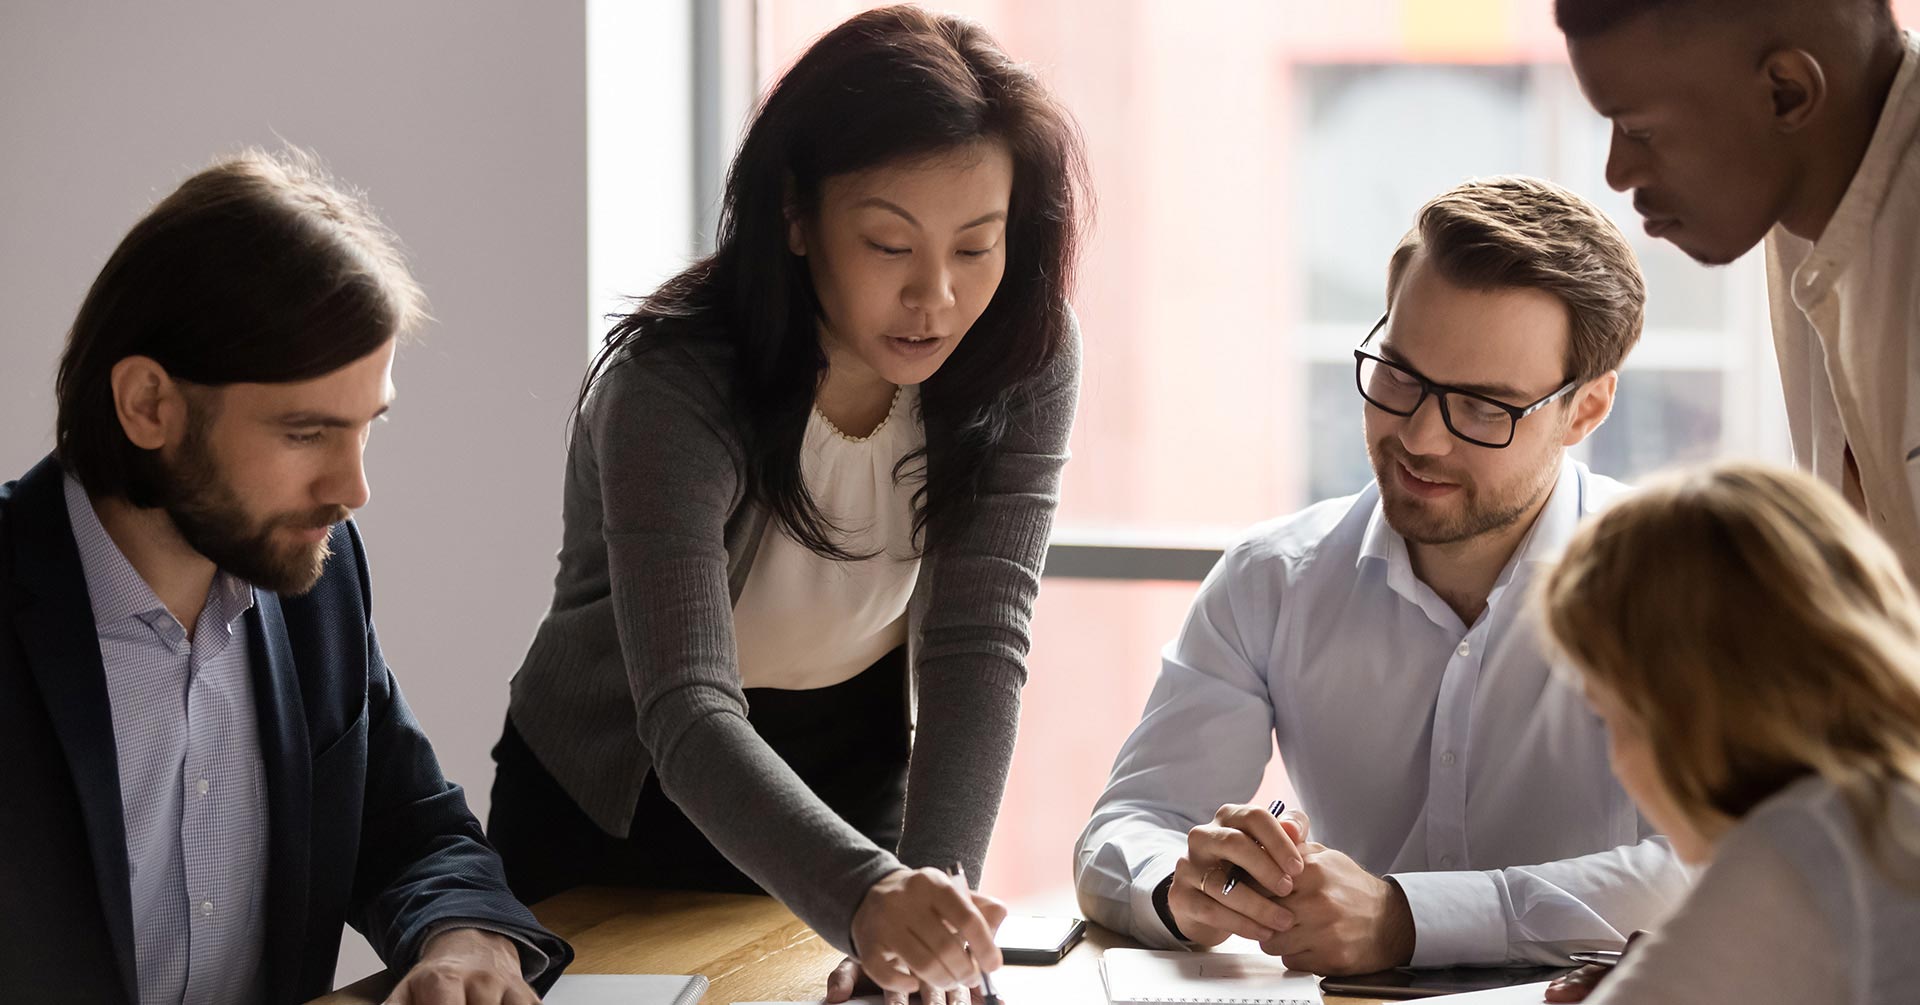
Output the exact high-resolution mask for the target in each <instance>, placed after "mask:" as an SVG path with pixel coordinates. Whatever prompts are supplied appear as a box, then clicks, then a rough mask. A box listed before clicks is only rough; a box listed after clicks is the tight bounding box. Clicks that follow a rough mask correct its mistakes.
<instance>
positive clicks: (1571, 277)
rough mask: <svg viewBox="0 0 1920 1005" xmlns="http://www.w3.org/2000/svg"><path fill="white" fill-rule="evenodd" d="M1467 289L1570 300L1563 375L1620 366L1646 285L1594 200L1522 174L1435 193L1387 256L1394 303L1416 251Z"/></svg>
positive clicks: (1641, 318) (1591, 374)
mask: <svg viewBox="0 0 1920 1005" xmlns="http://www.w3.org/2000/svg"><path fill="white" fill-rule="evenodd" d="M1422 251H1424V252H1425V253H1426V255H1427V260H1428V261H1429V262H1430V263H1431V264H1432V265H1433V267H1434V268H1435V269H1436V270H1438V271H1439V273H1440V275H1442V276H1444V277H1446V279H1447V280H1448V281H1449V282H1452V283H1454V284H1455V285H1458V286H1464V287H1467V288H1468V289H1489V288H1502V287H1515V288H1520V289H1534V290H1541V291H1543V292H1546V293H1550V294H1552V295H1554V296H1555V297H1557V298H1559V300H1560V302H1561V303H1562V304H1564V305H1566V308H1567V318H1568V321H1569V323H1570V324H1569V329H1568V331H1569V335H1568V338H1567V376H1568V377H1569V378H1571V379H1573V380H1578V381H1580V382H1582V383H1585V382H1586V381H1589V380H1592V379H1594V378H1595V377H1598V376H1600V375H1601V374H1603V373H1606V372H1607V371H1609V370H1617V369H1619V367H1620V363H1621V361H1622V360H1624V359H1626V358H1627V353H1629V352H1631V351H1632V350H1633V347H1634V345H1635V343H1637V342H1639V341H1640V330H1641V328H1642V327H1643V326H1644V325H1645V322H1646V305H1647V290H1646V283H1645V281H1644V280H1642V278H1641V276H1640V262H1639V259H1637V258H1635V257H1634V254H1633V248H1632V247H1631V246H1629V245H1628V244H1627V238H1626V235H1624V234H1622V233H1620V228H1619V227H1617V226H1614V223H1613V221H1612V220H1609V219H1607V216H1606V214H1605V213H1602V212H1600V210H1599V209H1598V208H1596V207H1595V206H1594V205H1593V204H1592V203H1590V202H1588V201H1587V200H1585V199H1582V198H1580V197H1579V196H1578V195H1575V194H1574V193H1573V192H1571V191H1568V190H1567V189H1564V188H1561V187H1560V186H1558V185H1555V184H1553V183H1552V182H1549V181H1542V180H1540V179H1538V178H1529V177H1526V176H1524V175H1502V176H1499V177H1494V178H1478V179H1474V180H1472V181H1469V182H1466V183H1464V184H1461V185H1457V186H1455V187H1454V188H1452V189H1450V190H1448V191H1446V192H1443V193H1441V194H1440V195H1438V196H1436V197H1434V199H1433V200H1432V201H1430V202H1428V203H1427V204H1426V205H1425V206H1422V207H1420V213H1419V215H1418V217H1417V218H1416V219H1415V221H1414V226H1413V229H1412V230H1410V231H1408V232H1407V234H1406V236H1405V237H1402V238H1401V239H1400V245H1399V247H1396V248H1395V249H1394V250H1393V257H1392V258H1391V259H1389V260H1388V264H1387V303H1388V305H1389V306H1391V305H1392V303H1393V300H1394V297H1395V295H1397V294H1398V293H1399V291H1400V283H1401V280H1403V279H1404V278H1405V277H1406V273H1407V269H1408V267H1409V266H1410V265H1411V264H1412V262H1413V257H1414V255H1415V254H1417V253H1419V252H1422Z"/></svg>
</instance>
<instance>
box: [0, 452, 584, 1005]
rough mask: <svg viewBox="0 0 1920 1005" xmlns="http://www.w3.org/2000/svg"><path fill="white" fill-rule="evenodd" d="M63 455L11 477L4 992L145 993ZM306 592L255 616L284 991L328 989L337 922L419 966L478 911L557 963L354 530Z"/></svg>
mask: <svg viewBox="0 0 1920 1005" xmlns="http://www.w3.org/2000/svg"><path fill="white" fill-rule="evenodd" d="M63 477H64V476H63V474H62V471H61V468H60V465H59V463H58V462H57V461H55V460H54V459H52V458H48V459H46V460H43V461H41V462H40V463H39V464H38V465H36V466H35V467H34V468H33V470H31V471H29V472H27V474H26V475H25V477H23V478H21V479H20V480H19V481H17V482H9V483H7V484H6V485H5V486H0V989H4V992H0V993H4V994H5V995H7V997H9V998H10V999H13V1000H18V1001H71V1002H90V1003H91V1002H103V1003H107V1002H112V1003H124V1005H138V1003H139V994H138V992H137V990H136V985H135V974H134V955H133V920H132V912H133V908H132V894H131V893H130V891H129V888H128V877H127V852H126V831H125V825H124V823H123V818H122V815H121V801H120V775H119V769H118V762H117V760H116V757H115V753H114V736H113V714H112V709H111V707H110V706H109V704H108V702H107V684H106V671H105V670H104V668H103V667H102V665H101V661H100V644H99V639H98V636H97V633H96V632H95V629H94V622H93V609H92V605H91V602H90V601H89V599H88V595H87V584H86V577H85V574H84V573H83V572H82V570H81V565H80V552H79V548H78V546H77V545H76V544H75V543H74V539H73V528H72V526H71V524H70V523H69V522H68V519H67V507H66V499H65V496H64V490H63V487H62V480H63ZM329 543H330V544H331V546H332V548H333V557H332V558H331V559H329V560H328V562H327V566H326V571H325V573H324V574H323V575H322V576H321V577H320V582H319V583H318V584H317V585H315V586H314V588H313V589H312V590H311V591H310V592H308V593H307V594H306V595H304V596H301V597H286V598H283V597H278V596H275V595H274V594H272V593H268V592H266V591H264V590H261V591H257V592H256V596H257V598H258V599H257V602H256V604H255V605H254V608H253V610H252V611H250V612H248V614H247V620H248V626H249V633H248V635H249V638H250V640H251V645H252V665H253V686H254V694H255V699H256V702H255V703H256V705H257V706H258V708H259V716H260V753H261V759H262V761H263V762H264V765H265V771H266V780H267V804H268V805H267V810H268V812H267V821H268V822H267V833H268V840H267V879H266V882H267V891H266V931H265V932H263V933H262V936H263V938H264V939H265V940H266V941H265V948H264V952H263V954H262V965H263V967H264V969H265V972H266V974H265V976H266V986H267V990H268V994H267V997H266V999H265V1000H266V1001H267V1002H270V1003H275V1005H279V1003H287V1005H293V1003H298V1002H304V1001H307V1000H309V999H312V998H315V997H318V996H320V995H324V994H326V993H327V992H328V991H330V990H332V984H333V975H334V968H335V965H336V961H337V959H338V956H339V952H340V930H341V924H342V923H343V922H346V923H351V924H352V925H353V927H354V928H356V929H358V930H359V931H360V932H361V933H362V934H364V935H365V936H366V937H367V939H368V941H369V942H371V943H372V944H373V948H374V949H375V951H377V952H378V953H379V954H380V957H381V958H382V959H384V960H387V961H389V962H390V963H391V964H393V965H395V967H396V968H398V969H404V968H405V967H406V966H407V965H408V964H409V963H410V962H411V961H412V960H414V959H415V958H416V956H417V955H418V953H419V951H420V943H421V941H422V938H423V936H424V935H425V934H426V929H427V927H428V926H429V925H430V924H432V923H433V922H434V921H436V920H439V919H443V918H455V917H458V918H473V919H481V920H485V921H488V922H490V923H492V924H496V925H498V926H500V927H503V928H507V929H510V930H513V931H515V932H518V933H520V934H521V935H522V936H524V937H525V938H527V939H528V941H530V942H532V943H533V944H534V945H536V946H537V947H538V948H540V949H541V950H542V951H544V952H545V953H546V954H547V956H548V958H549V959H550V960H551V961H552V962H553V966H550V967H549V968H548V969H547V971H546V972H545V973H544V974H542V975H541V979H540V980H539V981H538V982H537V983H536V987H537V989H539V990H541V991H544V990H545V989H546V988H547V987H548V986H550V985H551V984H552V983H553V981H554V980H555V979H556V978H558V976H559V974H560V970H561V968H562V967H564V966H565V964H566V963H567V962H569V961H570V960H571V959H572V958H573V951H572V949H570V948H569V947H568V946H567V944H566V943H565V942H563V941H561V940H560V939H559V938H558V937H557V936H555V935H553V934H552V933H550V932H548V931H546V930H545V929H543V928H541V927H540V924H539V922H537V921H535V920H534V917H533V914H532V913H531V912H529V911H528V910H527V909H526V908H525V907H524V906H522V905H521V904H520V903H519V902H518V901H516V900H515V899H514V898H513V895H512V894H511V893H509V892H507V884H506V879H505V877H504V875H503V874H502V872H501V869H500V859H499V856H497V855H495V854H494V852H493V849H492V848H491V847H490V846H488V844H487V842H486V838H485V837H484V836H483V835H482V833H481V830H480V824H479V823H478V822H477V821H475V820H474V818H473V814H472V812H471V811H469V810H468V809H467V802H466V797H465V796H464V795H463V794H462V793H461V790H460V787H459V786H457V785H454V784H453V783H451V782H449V781H447V780H446V778H445V777H444V776H443V775H441V773H440V765H439V762H438V761H436V760H435V758H434V756H433V749H432V748H431V747H430V746H429V745H428V743H427V738H426V735H425V734H424V733H422V732H421V731H420V724H419V723H418V722H416V721H415V720H414V717H413V713H412V712H411V711H409V710H408V708H407V703H406V700H405V699H404V698H402V697H401V695H400V689H399V686H398V685H397V684H396V683H395V682H394V679H393V674H392V673H391V672H390V671H389V670H388V669H387V665H386V662H385V661H384V660H382V659H381V657H380V647H379V644H378V643H377V642H376V640H375V638H374V632H373V624H372V621H371V613H370V612H371V610H372V604H371V600H370V597H369V593H368V581H367V567H366V555H365V552H364V551H363V550H362V547H361V544H360V534H359V531H358V530H357V529H355V528H354V526H353V524H352V523H351V522H350V521H349V522H347V523H344V524H342V525H340V526H339V527H337V528H335V529H334V532H333V537H332V539H331V541H330V542H329Z"/></svg>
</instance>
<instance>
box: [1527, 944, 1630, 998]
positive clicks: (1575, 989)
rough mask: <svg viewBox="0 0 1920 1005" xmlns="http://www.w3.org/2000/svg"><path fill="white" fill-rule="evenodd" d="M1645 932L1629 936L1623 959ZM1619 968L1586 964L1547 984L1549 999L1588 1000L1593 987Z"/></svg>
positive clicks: (1597, 985)
mask: <svg viewBox="0 0 1920 1005" xmlns="http://www.w3.org/2000/svg"><path fill="white" fill-rule="evenodd" d="M1645 934H1647V933H1645V932H1635V933H1633V934H1632V935H1629V936H1627V944H1626V946H1625V947H1623V948H1622V949H1621V951H1620V953H1621V959H1622V960H1623V961H1624V960H1625V959H1626V951H1627V950H1628V949H1632V948H1633V944H1634V943H1635V942H1638V941H1640V937H1641V936H1642V935H1645ZM1618 969H1619V967H1617V966H1613V967H1602V966H1596V965H1594V964H1591V963H1589V964H1587V965H1586V966H1584V967H1581V968H1580V969H1578V970H1575V971H1574V972H1573V973H1570V974H1567V975H1565V976H1563V977H1556V978H1554V980H1553V983H1551V984H1549V985H1547V1001H1550V1002H1583V1001H1586V1000H1587V996H1588V995H1590V994H1593V989H1594V988H1597V987H1599V986H1600V982H1601V981H1603V980H1606V979H1607V975H1608V974H1611V973H1613V972H1614V971H1615V970H1618Z"/></svg>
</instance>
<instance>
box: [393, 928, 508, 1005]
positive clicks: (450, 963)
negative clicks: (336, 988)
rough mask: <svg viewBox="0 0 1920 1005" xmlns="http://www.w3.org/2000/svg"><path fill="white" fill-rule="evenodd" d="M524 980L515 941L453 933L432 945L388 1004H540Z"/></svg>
mask: <svg viewBox="0 0 1920 1005" xmlns="http://www.w3.org/2000/svg"><path fill="white" fill-rule="evenodd" d="M539 1001H540V996H539V995H536V994H534V993H533V988H531V987H529V986H528V985H527V982H526V980H525V979H523V978H522V977H521V975H520V950H519V947H517V946H516V945H515V944H514V942H513V940H512V939H509V938H507V937H506V936H504V935H499V934H496V933H494V932H485V931H481V930H480V929H477V928H449V929H447V930H446V931H444V932H441V933H440V934H438V935H436V936H434V937H433V938H431V939H428V940H427V944H426V946H425V947H423V948H422V949H421V951H420V960H419V962H417V963H415V964H414V965H413V969H411V970H409V971H407V975H406V976H405V977H403V978H401V979H400V984H399V986H397V987H395V988H394V989H393V993H392V994H390V995H388V996H387V1000H386V1005H537V1003H538V1002H539Z"/></svg>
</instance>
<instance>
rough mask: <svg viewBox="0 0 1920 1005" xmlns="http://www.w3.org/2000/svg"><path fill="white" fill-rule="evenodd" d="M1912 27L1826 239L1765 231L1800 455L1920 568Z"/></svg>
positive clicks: (1918, 107)
mask: <svg viewBox="0 0 1920 1005" xmlns="http://www.w3.org/2000/svg"><path fill="white" fill-rule="evenodd" d="M1906 41H1907V54H1906V58H1905V59H1904V60H1903V61H1902V62H1901V64H1900V72H1899V75H1898V76H1897V77H1896V78H1895V79H1894V83H1893V89H1892V91H1891V92H1889V93H1888V95H1887V104H1886V107H1885V108H1884V109H1883V110H1882V111H1881V113H1880V123H1879V126H1878V127H1877V128H1876V129H1875V130H1874V134H1873V141H1872V143H1871V144H1870V145H1869V146H1868V148H1867V155H1866V157H1865V158H1864V159H1863V160H1862V161H1861V163H1860V168H1859V170H1858V171H1856V172H1855V173H1854V176H1853V181H1852V182H1851V183H1850V184H1849V185H1848V186H1847V192H1846V195H1845V196H1843V197H1842V198H1841V200H1840V205H1839V206H1838V207H1837V208H1836V209H1835V210H1834V214H1833V219H1832V220H1830V221H1828V223H1827V228H1826V230H1825V231H1824V232H1823V233H1821V235H1820V240H1819V242H1818V243H1810V242H1808V241H1805V240H1802V239H1801V238H1798V237H1795V236H1793V235H1792V234H1790V233H1788V232H1787V230H1786V228H1784V227H1775V228H1774V231H1773V233H1772V234H1771V235H1769V236H1768V238H1767V294H1768V296H1767V299H1768V300H1769V301H1770V303H1771V306H1772V313H1773V342H1774V351H1775V353H1776V354H1777V355H1778V356H1779V359H1780V384H1781V389H1782V390H1783V391H1784V392H1785V393H1786V399H1787V427H1788V429H1789V431H1790V432H1791V433H1792V436H1793V454H1794V458H1795V459H1796V460H1797V461H1798V462H1799V464H1800V466H1801V467H1803V468H1806V469H1807V470H1809V471H1811V472H1813V474H1814V475H1815V476H1816V477H1818V478H1819V479H1820V480H1821V481H1824V482H1826V483H1827V484H1829V485H1832V486H1833V487H1834V488H1836V489H1839V490H1841V491H1842V492H1843V493H1845V494H1846V496H1847V498H1848V499H1850V500H1852V501H1853V502H1854V505H1855V506H1857V507H1859V508H1860V509H1862V510H1863V511H1864V512H1865V513H1866V515H1867V519H1868V520H1869V521H1870V522H1871V523H1872V524H1873V526H1874V529H1875V530H1878V531H1879V532H1880V533H1881V535H1882V536H1883V537H1885V538H1886V539H1887V541H1888V542H1889V543H1890V544H1892V545H1893V548H1894V551H1895V552H1896V553H1897V554H1899V556H1900V560H1901V561H1902V562H1904V563H1905V564H1906V568H1907V574H1908V575H1909V576H1910V577H1914V578H1916V579H1920V508H1916V507H1920V351H1916V333H1920V282H1916V281H1915V277H1916V276H1920V35H1915V34H1913V33H1908V34H1907V36H1906ZM1849 447H1851V448H1852V451H1853V459H1854V463H1855V464H1856V465H1857V467H1858V475H1857V480H1856V476H1850V475H1849V473H1848V471H1847V464H1846V453H1847V450H1848V448H1849Z"/></svg>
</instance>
